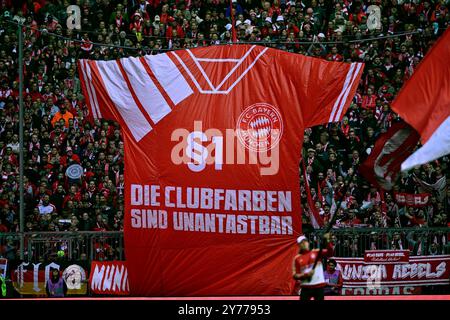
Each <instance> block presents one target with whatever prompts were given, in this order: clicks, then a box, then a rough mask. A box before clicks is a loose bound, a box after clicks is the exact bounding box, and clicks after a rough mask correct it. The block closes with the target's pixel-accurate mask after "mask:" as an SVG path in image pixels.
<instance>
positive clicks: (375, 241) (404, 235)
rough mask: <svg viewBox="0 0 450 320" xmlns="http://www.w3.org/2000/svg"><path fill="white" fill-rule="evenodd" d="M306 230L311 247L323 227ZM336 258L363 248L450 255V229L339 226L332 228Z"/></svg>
mask: <svg viewBox="0 0 450 320" xmlns="http://www.w3.org/2000/svg"><path fill="white" fill-rule="evenodd" d="M304 231H305V235H306V236H307V237H308V238H309V239H310V242H311V245H312V247H314V248H317V247H319V244H320V239H321V236H322V235H323V233H324V231H323V230H309V231H306V230H304ZM331 240H332V242H333V243H334V244H335V256H336V257H364V252H365V250H401V249H403V250H410V255H411V256H415V255H440V254H450V241H449V240H450V228H448V227H432V228H428V227H422V228H338V229H332V231H331Z"/></svg>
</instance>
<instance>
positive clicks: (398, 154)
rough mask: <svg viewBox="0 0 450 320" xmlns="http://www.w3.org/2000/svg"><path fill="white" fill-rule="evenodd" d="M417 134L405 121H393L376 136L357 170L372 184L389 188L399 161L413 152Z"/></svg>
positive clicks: (417, 138) (398, 168) (399, 163)
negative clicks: (374, 141) (367, 154)
mask: <svg viewBox="0 0 450 320" xmlns="http://www.w3.org/2000/svg"><path fill="white" fill-rule="evenodd" d="M418 141H419V135H418V134H417V132H416V131H415V130H414V129H413V128H411V127H410V126H409V125H408V124H407V123H405V122H403V121H402V122H398V123H395V124H394V125H393V126H392V127H391V128H389V130H388V131H387V132H386V133H383V134H382V135H380V137H379V138H378V140H377V142H376V143H375V146H374V148H373V150H372V152H371V153H370V156H369V157H368V158H367V159H366V161H364V163H363V164H361V166H360V167H359V171H360V172H361V174H362V175H363V177H364V178H366V179H367V180H368V181H370V182H371V183H372V184H373V185H374V186H377V187H380V188H383V189H385V190H391V189H392V186H393V185H394V183H395V180H396V177H397V174H398V173H399V171H400V165H401V163H402V162H403V161H404V160H405V159H406V158H407V157H408V156H409V155H410V154H411V153H412V152H413V150H414V148H415V146H416V145H417V142H418Z"/></svg>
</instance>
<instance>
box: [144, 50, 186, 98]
mask: <svg viewBox="0 0 450 320" xmlns="http://www.w3.org/2000/svg"><path fill="white" fill-rule="evenodd" d="M144 58H145V60H146V61H147V63H148V65H149V66H150V69H151V70H152V71H153V73H154V74H155V77H156V79H158V81H159V83H160V84H161V86H162V87H163V88H164V90H165V91H166V92H167V95H168V96H169V97H170V99H171V100H172V102H173V103H174V104H175V105H177V104H179V103H180V102H181V101H183V100H184V99H186V98H187V97H189V96H190V95H191V94H193V93H194V91H192V89H191V87H190V86H189V84H188V82H187V81H186V79H184V76H183V75H182V74H181V72H180V70H178V68H177V66H176V65H175V63H173V61H172V60H171V59H170V58H169V56H168V55H167V54H166V53H163V54H157V55H153V56H149V55H147V56H145V57H144Z"/></svg>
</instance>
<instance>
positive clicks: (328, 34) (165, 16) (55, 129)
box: [0, 0, 450, 232]
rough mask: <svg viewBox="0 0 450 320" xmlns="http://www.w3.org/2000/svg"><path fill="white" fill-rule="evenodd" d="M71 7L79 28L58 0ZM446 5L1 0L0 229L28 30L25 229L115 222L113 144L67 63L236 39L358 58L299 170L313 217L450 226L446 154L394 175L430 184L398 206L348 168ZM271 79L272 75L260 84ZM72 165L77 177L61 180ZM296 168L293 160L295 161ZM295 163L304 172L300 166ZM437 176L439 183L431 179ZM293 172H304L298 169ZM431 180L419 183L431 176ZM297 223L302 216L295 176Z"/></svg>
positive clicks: (117, 173) (116, 150) (307, 144)
mask: <svg viewBox="0 0 450 320" xmlns="http://www.w3.org/2000/svg"><path fill="white" fill-rule="evenodd" d="M70 4H77V5H78V6H79V7H80V8H81V30H77V29H68V27H67V23H66V21H67V11H66V8H67V7H68V6H69V5H70ZM449 9H450V1H448V0H427V1H422V0H413V1H411V0H373V1H371V0H354V1H348V0H303V1H294V0H290V1H287V0H275V1H264V0H263V1H259V0H238V1H234V0H233V5H232V9H231V10H230V3H229V1H225V0H207V1H199V0H147V1H146V0H140V1H118V0H90V1H89V0H77V1H67V0H64V1H62V0H53V1H49V0H27V1H17V0H14V1H12V0H3V1H1V2H0V15H1V21H0V43H1V47H0V81H1V83H0V172H1V182H0V232H17V231H19V191H18V190H19V187H18V182H19V175H18V159H19V155H18V153H19V135H18V130H19V117H18V115H19V103H18V100H19V99H18V96H19V93H18V92H19V90H18V89H19V83H18V72H17V70H18V34H17V25H15V24H14V23H11V21H15V22H20V23H23V24H25V25H27V27H24V28H23V35H24V46H25V49H24V90H25V97H24V105H25V112H24V130H25V131H24V132H25V134H24V139H25V144H24V147H25V149H26V150H25V168H24V170H25V171H24V172H25V181H24V183H25V203H26V207H25V215H26V223H25V231H66V230H67V231H105V230H110V231H113V230H122V229H123V203H124V199H123V193H124V180H123V152H124V149H123V142H122V139H121V132H120V128H119V126H118V124H117V123H114V122H111V121H105V120H103V121H99V120H96V121H94V122H90V121H88V108H87V106H86V102H85V99H84V97H83V95H82V92H81V89H80V79H79V76H78V72H77V64H76V62H77V59H80V58H90V59H115V58H119V57H124V56H130V55H133V56H137V55H143V54H157V53H160V52H164V51H166V50H174V49H179V48H193V47H197V46H207V45H213V44H222V43H229V42H231V41H232V25H231V23H232V20H231V18H230V17H231V15H233V16H234V19H233V20H234V23H235V26H236V31H237V35H236V36H237V41H238V42H241V43H244V42H251V43H260V44H261V45H266V46H271V47H274V48H278V49H281V50H287V51H290V52H295V53H300V54H305V55H309V56H314V57H317V58H321V59H326V60H329V61H345V62H350V61H358V62H365V64H366V67H365V70H364V74H363V77H362V78H361V82H360V85H359V88H358V92H357V94H356V96H355V97H354V99H353V102H352V104H351V107H350V109H349V111H348V112H347V114H346V116H345V117H344V119H343V121H342V122H341V123H334V124H330V125H328V126H319V127H314V128H310V129H307V130H306V132H305V138H304V139H305V141H304V149H303V157H304V162H305V164H306V172H307V174H306V177H307V178H308V180H309V185H310V186H311V193H312V197H313V199H314V201H315V206H316V209H317V210H319V212H320V215H321V216H322V217H323V218H324V219H325V221H328V220H329V218H330V211H332V212H336V213H335V214H336V215H337V221H336V225H337V226H340V227H351V226H360V227H381V228H384V227H407V226H423V227H427V226H433V227H435V226H438V227H439V226H448V215H447V213H448V212H449V207H450V188H448V187H446V186H445V183H444V186H443V187H442V184H440V186H441V188H440V189H439V188H437V187H435V188H434V189H433V188H432V187H430V186H429V185H433V184H436V183H437V182H438V181H441V182H442V181H444V182H445V180H446V182H447V185H448V184H449V182H450V180H449V177H450V175H449V173H450V168H449V158H448V157H444V158H441V159H439V160H437V161H434V162H432V163H429V164H426V165H423V166H421V167H420V168H416V169H414V170H412V171H411V172H408V173H404V174H402V176H401V177H400V179H399V180H398V182H397V184H396V186H395V188H394V191H395V192H400V193H408V194H418V193H424V192H429V193H431V197H430V200H429V203H428V204H427V205H425V206H422V207H417V208H415V207H411V206H405V205H402V204H400V203H397V201H396V198H395V193H394V192H382V191H381V190H380V189H377V188H374V187H373V186H370V185H369V184H368V183H367V182H365V181H364V179H363V178H362V177H361V175H360V174H359V172H358V166H359V164H360V163H361V162H362V161H364V158H365V157H366V156H367V150H368V149H370V148H372V147H373V145H374V142H375V141H376V139H377V137H378V136H379V135H380V134H381V133H383V132H385V131H386V130H387V129H388V128H389V127H390V126H391V125H392V123H394V122H396V121H398V116H397V115H396V114H395V113H393V111H392V110H391V109H390V103H391V102H392V101H393V99H394V98H395V96H396V93H397V92H398V90H399V89H400V88H401V86H402V85H403V83H404V82H405V81H407V80H408V79H409V78H410V77H411V75H412V73H413V72H414V70H415V68H416V67H417V65H418V63H419V62H420V60H421V59H422V58H423V56H424V55H425V54H426V53H427V50H428V49H429V48H430V47H431V46H432V44H433V43H434V42H435V41H436V39H437V38H438V37H439V36H440V35H441V34H442V33H443V31H444V30H445V29H446V28H447V27H448V25H449V22H450V12H449ZM268 85H270V84H268ZM72 164H80V165H81V166H82V168H83V170H84V172H83V176H82V178H81V179H76V180H72V179H69V177H68V176H67V175H66V170H67V168H68V167H69V166H70V165H72ZM300 168H301V166H300ZM300 171H301V170H300ZM442 177H444V178H443V180H440V179H441V178H442ZM300 180H301V181H303V180H304V179H303V177H302V175H301V177H300ZM427 184H428V185H427ZM301 188H302V199H301V201H302V204H303V207H304V211H305V214H303V223H304V228H306V229H307V228H308V226H310V225H311V221H310V218H309V217H310V209H309V207H308V204H307V201H306V194H305V192H304V191H305V189H304V183H302V184H301Z"/></svg>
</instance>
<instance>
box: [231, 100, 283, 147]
mask: <svg viewBox="0 0 450 320" xmlns="http://www.w3.org/2000/svg"><path fill="white" fill-rule="evenodd" d="M236 129H237V136H238V138H239V141H240V142H241V143H242V144H243V145H244V146H245V147H246V148H247V149H249V150H251V151H254V152H265V151H268V150H271V149H273V148H274V147H276V146H277V145H278V143H279V142H280V139H281V136H282V135H283V119H282V118H281V114H280V112H279V111H278V110H277V108H275V107H274V106H272V105H270V104H267V103H255V104H252V105H251V106H249V107H247V108H246V109H245V110H244V111H243V112H242V113H241V115H240V116H239V119H238V121H237V124H236Z"/></svg>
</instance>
